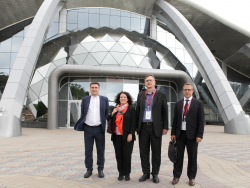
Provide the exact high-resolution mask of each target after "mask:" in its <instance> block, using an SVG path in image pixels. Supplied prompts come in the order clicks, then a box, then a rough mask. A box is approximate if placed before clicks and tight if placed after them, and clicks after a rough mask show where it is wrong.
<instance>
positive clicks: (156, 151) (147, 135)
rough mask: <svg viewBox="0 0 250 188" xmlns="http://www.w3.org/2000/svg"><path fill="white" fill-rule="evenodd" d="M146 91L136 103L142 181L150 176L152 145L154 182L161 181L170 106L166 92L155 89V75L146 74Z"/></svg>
mask: <svg viewBox="0 0 250 188" xmlns="http://www.w3.org/2000/svg"><path fill="white" fill-rule="evenodd" d="M144 81H145V86H146V88H147V90H146V91H142V92H140V93H139V94H138V97H137V105H136V116H137V128H136V129H137V133H138V134H139V148H140V157H141V166H142V172H143V175H142V176H141V178H140V179H139V181H140V182H142V181H145V180H146V179H149V177H150V162H149V159H150V157H149V156H150V155H149V154H150V146H151V151H152V172H151V174H152V176H153V182H154V183H159V181H160V180H159V177H158V174H159V171H160V165H161V145H162V135H166V134H167V132H168V107H167V97H166V94H165V93H163V92H161V91H159V90H156V89H155V84H156V82H155V77H154V76H153V75H151V74H150V75H146V76H145V79H144Z"/></svg>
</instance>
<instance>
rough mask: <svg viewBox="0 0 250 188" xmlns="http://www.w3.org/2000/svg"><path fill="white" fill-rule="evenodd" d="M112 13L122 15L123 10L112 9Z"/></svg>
mask: <svg viewBox="0 0 250 188" xmlns="http://www.w3.org/2000/svg"><path fill="white" fill-rule="evenodd" d="M110 14H111V15H114V16H119V17H120V16H121V11H120V10H117V9H111V11H110Z"/></svg>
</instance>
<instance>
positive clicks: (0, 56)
mask: <svg viewBox="0 0 250 188" xmlns="http://www.w3.org/2000/svg"><path fill="white" fill-rule="evenodd" d="M10 54H11V53H0V62H1V64H0V68H10V57H11V55H10Z"/></svg>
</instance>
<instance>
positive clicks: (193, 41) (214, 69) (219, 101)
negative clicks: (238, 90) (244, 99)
mask: <svg viewBox="0 0 250 188" xmlns="http://www.w3.org/2000/svg"><path fill="white" fill-rule="evenodd" d="M154 14H155V15H156V18H157V19H158V20H160V21H161V22H163V23H164V24H166V26H167V27H168V29H169V30H170V31H171V32H173V33H174V35H175V36H176V37H177V38H178V39H179V40H180V41H181V43H182V44H183V45H184V46H185V48H186V49H187V50H188V52H189V54H190V55H191V56H192V58H193V60H194V62H195V64H196V66H197V68H198V70H199V72H200V74H201V75H202V77H203V79H204V80H205V81H206V84H207V86H208V88H209V91H210V92H211V94H212V96H213V99H214V101H215V103H216V105H217V107H218V109H219V112H220V113H221V116H222V119H223V121H224V123H225V132H226V133H234V134H250V118H249V116H248V115H246V114H245V112H244V111H243V109H242V107H241V105H240V103H239V101H238V99H237V97H236V95H235V93H234V92H233V90H232V88H231V86H230V84H229V82H228V80H227V78H226V76H225V75H224V73H223V71H222V70H221V68H220V66H219V65H218V63H217V61H216V60H215V58H214V56H213V55H212V53H211V52H210V50H209V48H208V47H207V45H206V44H205V43H204V41H203V40H202V38H201V37H200V36H199V34H198V33H197V32H196V31H195V29H194V28H193V27H192V25H191V24H190V23H189V22H188V21H187V19H186V18H185V17H184V16H183V15H182V14H181V13H180V12H179V11H178V10H176V9H175V8H174V7H173V6H172V5H170V4H169V3H167V2H166V1H163V0H157V1H156V3H155V7H154Z"/></svg>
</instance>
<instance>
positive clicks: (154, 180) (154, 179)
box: [153, 175, 160, 183]
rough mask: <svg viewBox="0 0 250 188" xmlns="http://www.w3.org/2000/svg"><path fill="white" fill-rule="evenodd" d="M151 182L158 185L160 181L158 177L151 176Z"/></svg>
mask: <svg viewBox="0 0 250 188" xmlns="http://www.w3.org/2000/svg"><path fill="white" fill-rule="evenodd" d="M153 182H154V183H159V182H160V179H159V177H158V175H153Z"/></svg>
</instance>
